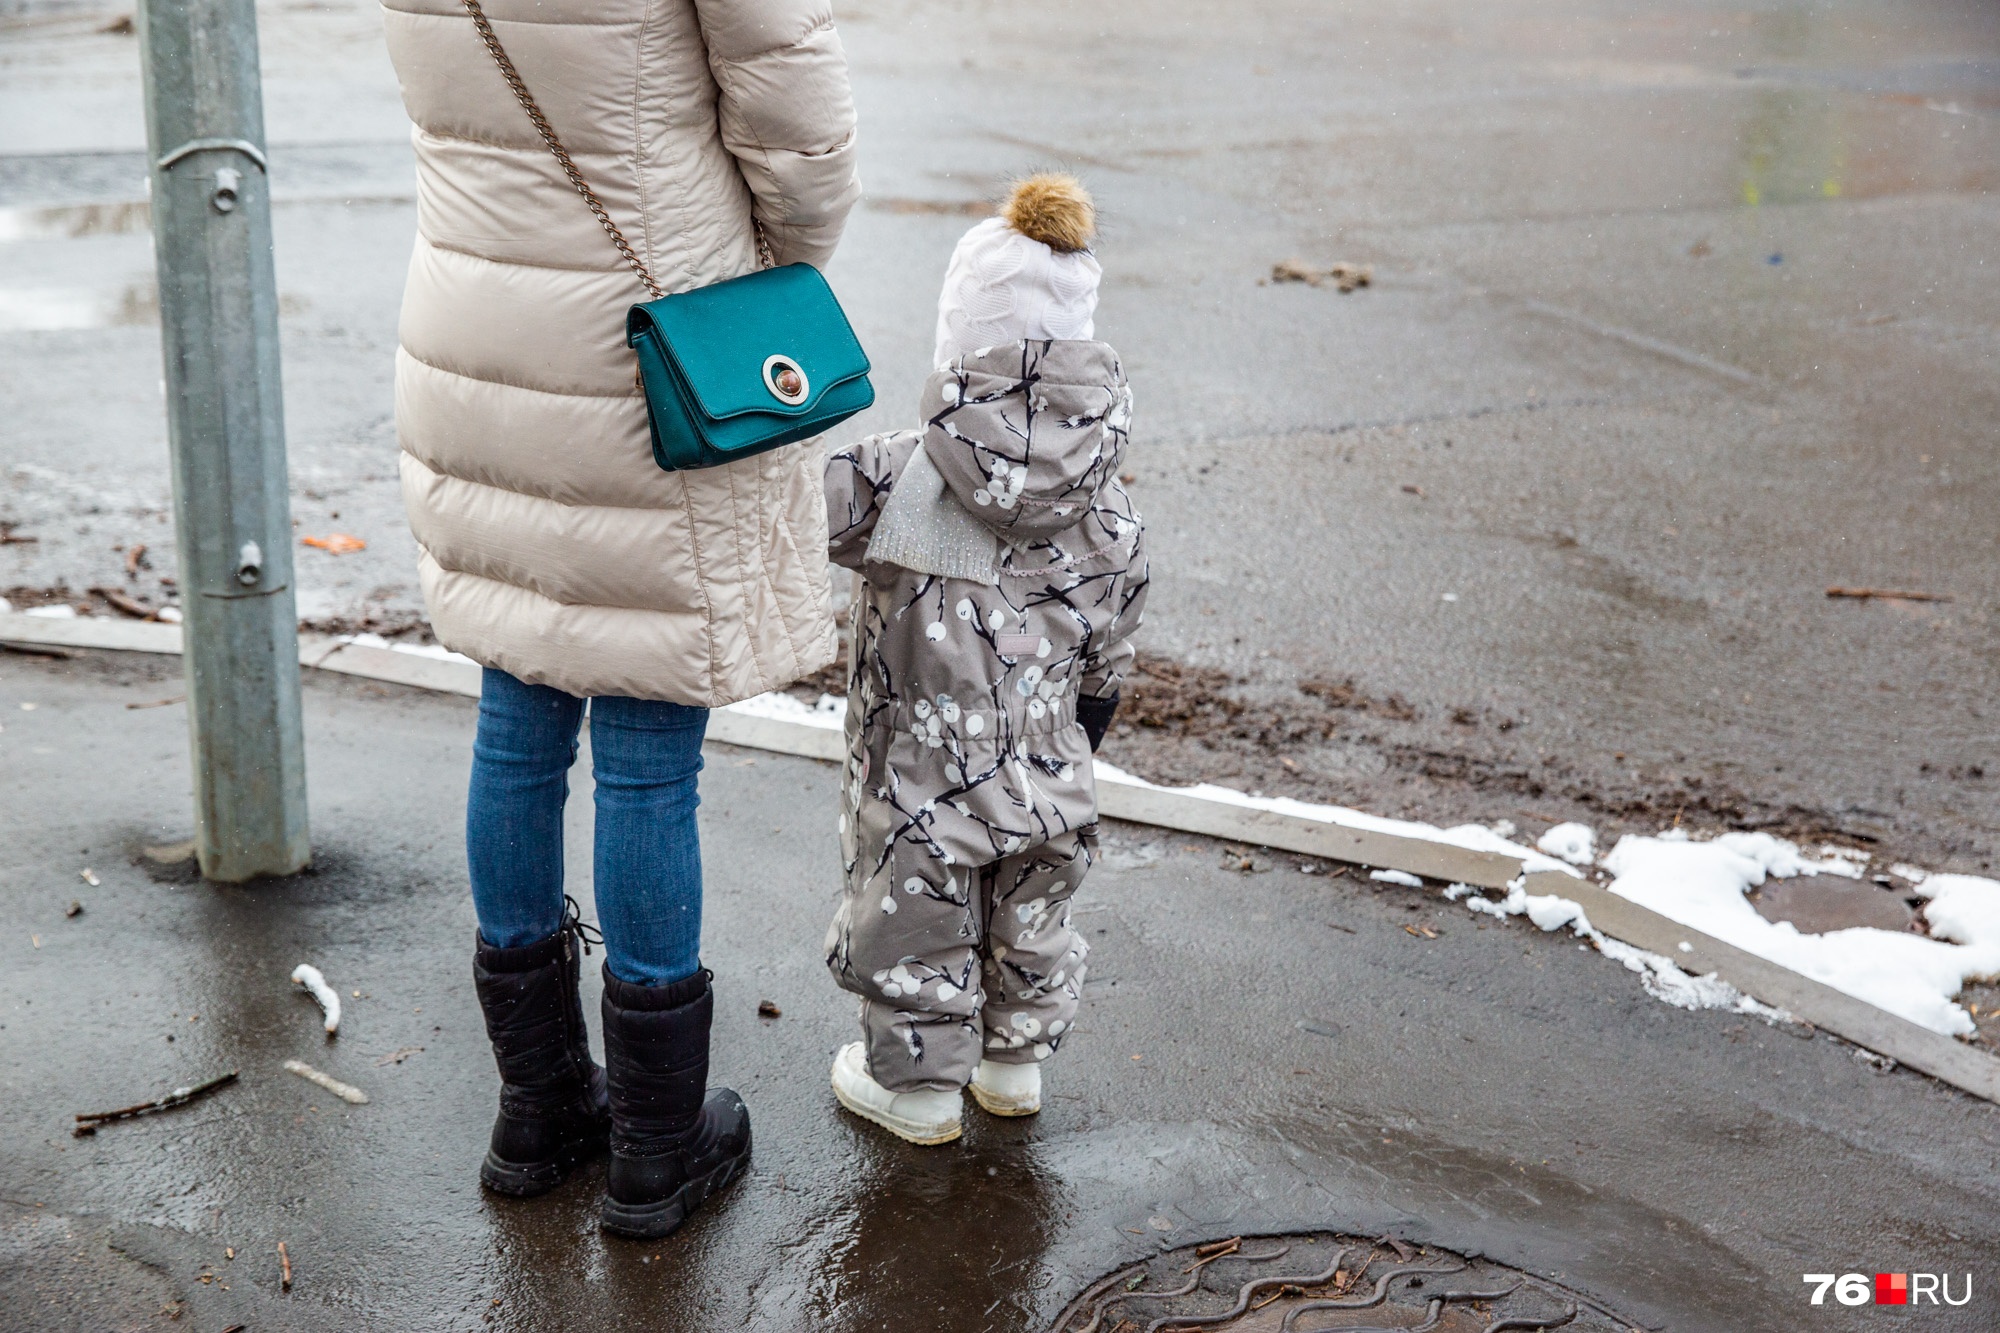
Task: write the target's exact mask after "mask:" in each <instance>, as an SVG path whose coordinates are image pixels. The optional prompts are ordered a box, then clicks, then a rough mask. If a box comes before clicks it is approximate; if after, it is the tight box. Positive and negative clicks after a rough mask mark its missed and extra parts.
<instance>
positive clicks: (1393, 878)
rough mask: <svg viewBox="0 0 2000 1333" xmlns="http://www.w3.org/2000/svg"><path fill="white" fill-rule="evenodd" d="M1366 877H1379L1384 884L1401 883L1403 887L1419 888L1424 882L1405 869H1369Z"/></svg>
mask: <svg viewBox="0 0 2000 1333" xmlns="http://www.w3.org/2000/svg"><path fill="white" fill-rule="evenodd" d="M1368 878H1370V879H1379V880H1381V881H1382V882H1383V883H1384V884H1401V885H1403V886H1404V887H1405V888H1411V889H1421V888H1422V887H1423V886H1424V882H1423V881H1422V880H1420V879H1418V878H1417V877H1416V876H1415V875H1412V874H1410V873H1409V872H1408V871H1405V870H1371V871H1369V872H1368Z"/></svg>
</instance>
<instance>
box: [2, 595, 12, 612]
mask: <svg viewBox="0 0 2000 1333" xmlns="http://www.w3.org/2000/svg"><path fill="white" fill-rule="evenodd" d="M13 614H14V604H13V603H12V602H10V601H8V600H7V599H6V598H5V597H0V616H11V615H13Z"/></svg>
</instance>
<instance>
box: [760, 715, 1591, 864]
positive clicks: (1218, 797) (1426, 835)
mask: <svg viewBox="0 0 2000 1333" xmlns="http://www.w3.org/2000/svg"><path fill="white" fill-rule="evenodd" d="M762 697H766V698H768V697H769V696H768V695H767V696H762ZM753 702H754V701H753ZM793 703H794V704H795V705H797V706H800V707H803V705H798V701H797V700H793ZM1096 771H1097V780H1098V782H1100V783H1105V782H1115V783H1119V784H1122V785H1124V786H1127V787H1145V788H1148V789H1150V790H1152V791H1170V792H1175V793H1177V794H1180V795H1183V796H1197V797H1200V798H1202V799H1203V800H1209V801H1215V802H1218V803H1220V804H1223V805H1234V806H1240V807H1242V808H1244V809H1247V810H1267V811H1269V812H1270V813H1272V814H1276V815H1290V816H1292V817H1293V818H1295V819H1312V820H1317V821H1319V822H1320V823H1323V824H1338V825H1340V826H1341V827H1342V828H1352V829H1366V830H1368V831H1370V832H1374V833H1388V834H1391V835H1393V836H1395V837H1398V838H1416V839H1419V840H1421V841H1424V842H1442V843H1447V844H1449V845H1451V846H1453V847H1463V848H1466V849H1467V850H1468V851H1475V852H1498V853H1499V854H1500V855H1502V856H1512V857H1516V858H1518V859H1519V860H1520V861H1521V862H1522V866H1523V869H1526V870H1560V871H1561V872H1562V873H1564V874H1566V875H1575V874H1577V873H1578V872H1577V870H1576V869H1575V867H1573V866H1570V865H1568V864H1566V863H1564V862H1562V861H1558V860H1556V859H1555V858H1554V857H1552V856H1545V855H1543V854H1542V853H1540V852H1537V851H1536V850H1534V849H1533V848H1532V847H1524V846H1522V845H1521V844H1520V843H1518V842H1510V841H1508V840H1507V839H1506V838H1503V837H1502V836H1500V835H1499V834H1498V833H1495V832H1494V831H1493V830H1492V829H1490V828H1487V827H1486V826H1485V825H1484V824H1460V825H1457V826H1456V827H1454V828H1442V829H1441V828H1439V827H1438V826H1437V825H1435V824H1420V823H1418V822H1417V821H1415V820H1411V819H1385V818H1383V817H1382V816H1380V815H1370V814H1364V813H1362V812H1361V811H1359V810H1351V809H1349V808H1348V807H1346V806H1344V805H1315V804H1313V803H1312V802H1309V801H1295V800H1293V799H1292V798H1291V797H1289V796H1250V795H1246V794H1245V793H1243V792H1240V791H1237V790H1236V789H1235V788H1233V787H1218V786H1216V785H1215V784H1214V783H1210V782H1203V783H1199V784H1197V785H1196V786H1193V787H1162V786H1160V785H1159V784H1158V783H1153V782H1147V781H1146V780H1145V779H1144V778H1138V777H1134V776H1133V775H1132V774H1130V773H1127V772H1126V771H1125V770H1124V769H1122V768H1119V767H1118V766H1117V765H1116V764H1111V763H1106V762H1105V761H1104V760H1102V759H1099V760H1097V761H1096Z"/></svg>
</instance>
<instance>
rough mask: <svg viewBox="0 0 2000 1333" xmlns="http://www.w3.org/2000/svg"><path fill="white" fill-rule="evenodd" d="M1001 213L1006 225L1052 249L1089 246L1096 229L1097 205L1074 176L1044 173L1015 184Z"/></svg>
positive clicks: (1060, 251) (1067, 249)
mask: <svg viewBox="0 0 2000 1333" xmlns="http://www.w3.org/2000/svg"><path fill="white" fill-rule="evenodd" d="M1000 216H1001V217H1003V218H1005V219H1007V225H1008V226H1010V227H1012V228H1013V229H1014V230H1015V231H1018V232H1020V233H1021V234H1022V235H1023V236H1026V237H1027V238H1028V239H1030V240H1035V241H1040V242H1041V243H1042V244H1043V245H1046V246H1048V247H1049V249H1051V250H1055V251H1057V252H1059V253H1063V254H1068V253H1071V252H1073V251H1077V250H1083V249H1087V248H1088V247H1089V245H1090V238H1091V237H1092V236H1093V235H1094V234H1095V233H1096V231H1097V207H1096V205H1094V204H1092V203H1091V202H1090V191H1088V190H1086V189H1084V188H1083V182H1082V181H1080V180H1078V179H1077V178H1076V177H1074V176H1070V175H1066V174H1063V173H1059V172H1043V173H1041V174H1040V175H1036V176H1030V177H1028V178H1027V179H1026V180H1024V181H1020V182H1018V183H1017V184H1016V185H1015V186H1014V192H1013V193H1012V194H1010V195H1008V196H1007V203H1006V205H1005V206H1004V207H1003V208H1001V210H1000Z"/></svg>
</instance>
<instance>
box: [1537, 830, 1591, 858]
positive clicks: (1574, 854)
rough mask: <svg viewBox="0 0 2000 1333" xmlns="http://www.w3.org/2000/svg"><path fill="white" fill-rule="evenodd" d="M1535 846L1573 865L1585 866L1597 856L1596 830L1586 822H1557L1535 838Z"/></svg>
mask: <svg viewBox="0 0 2000 1333" xmlns="http://www.w3.org/2000/svg"><path fill="white" fill-rule="evenodd" d="M1535 848H1536V850H1538V851H1544V852H1547V853H1548V854H1549V855H1550V856H1559V857H1561V858H1562V859H1563V860H1565V861H1567V862H1569V863H1570V864H1571V865H1573V866H1587V865H1589V864H1590V863H1591V861H1593V860H1594V859H1596V856H1597V830H1596V829H1594V828H1592V827H1591V826H1590V825H1588V824H1577V823H1569V824H1558V825H1556V826H1555V827H1554V828H1552V829H1550V830H1549V831H1548V832H1547V833H1544V834H1543V835H1542V836H1541V837H1539V838H1537V839H1535Z"/></svg>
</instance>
